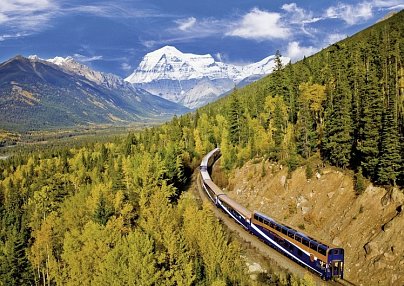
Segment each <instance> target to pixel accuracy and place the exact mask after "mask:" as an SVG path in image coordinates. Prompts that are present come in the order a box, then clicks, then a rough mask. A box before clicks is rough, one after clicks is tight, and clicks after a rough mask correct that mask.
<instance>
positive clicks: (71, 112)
mask: <svg viewBox="0 0 404 286" xmlns="http://www.w3.org/2000/svg"><path fill="white" fill-rule="evenodd" d="M187 111H189V109H187V108H185V107H183V106H181V105H178V104H176V103H173V102H170V101H168V100H165V99H163V98H161V97H158V96H155V95H152V94H150V93H149V92H147V91H145V90H142V89H139V88H136V87H134V86H132V85H131V84H129V83H127V82H125V81H124V80H123V79H122V78H119V77H118V76H115V75H112V74H106V73H102V72H97V71H93V70H91V69H90V68H89V67H87V66H85V65H83V64H80V63H78V62H76V61H74V60H73V59H72V58H60V57H57V58H54V59H50V60H43V59H40V58H38V57H37V56H31V57H29V58H25V57H22V56H16V57H14V58H12V59H10V60H8V61H6V62H4V63H2V64H0V128H4V129H8V130H32V129H44V128H58V127H68V126H88V125H97V124H115V125H116V124H120V125H123V124H128V123H131V122H139V121H150V120H161V119H164V118H170V117H172V116H173V115H174V114H182V113H185V112H187Z"/></svg>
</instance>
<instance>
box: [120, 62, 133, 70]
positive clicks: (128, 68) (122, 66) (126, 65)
mask: <svg viewBox="0 0 404 286" xmlns="http://www.w3.org/2000/svg"><path fill="white" fill-rule="evenodd" d="M121 68H122V69H123V70H124V71H131V70H132V66H131V65H130V64H128V63H122V64H121Z"/></svg>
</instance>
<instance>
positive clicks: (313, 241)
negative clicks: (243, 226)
mask: <svg viewBox="0 0 404 286" xmlns="http://www.w3.org/2000/svg"><path fill="white" fill-rule="evenodd" d="M254 214H257V215H259V216H261V217H263V218H264V219H266V220H269V221H271V222H273V223H275V224H277V225H279V226H280V227H282V228H285V229H287V230H288V232H292V233H293V234H295V235H298V236H300V237H304V238H306V239H309V240H310V243H315V244H317V245H319V246H323V247H325V248H326V249H328V248H338V247H335V246H333V245H329V244H326V243H323V242H321V241H318V240H317V239H315V238H313V237H310V236H308V235H307V234H304V233H302V232H300V231H297V230H295V229H294V228H292V227H289V226H287V225H284V224H282V223H279V222H277V221H275V220H274V219H273V218H270V217H268V216H266V215H264V214H262V213H259V212H257V211H255V212H254Z"/></svg>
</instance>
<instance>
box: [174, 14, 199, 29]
mask: <svg viewBox="0 0 404 286" xmlns="http://www.w3.org/2000/svg"><path fill="white" fill-rule="evenodd" d="M175 22H176V23H177V24H178V29H180V30H181V31H187V30H189V29H190V28H192V27H193V26H194V25H195V23H196V19H195V18H194V17H189V18H187V19H181V20H177V21H175Z"/></svg>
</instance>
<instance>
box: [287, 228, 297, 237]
mask: <svg viewBox="0 0 404 286" xmlns="http://www.w3.org/2000/svg"><path fill="white" fill-rule="evenodd" d="M288 236H289V237H291V238H295V234H294V233H293V232H292V231H290V230H289V231H288Z"/></svg>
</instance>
